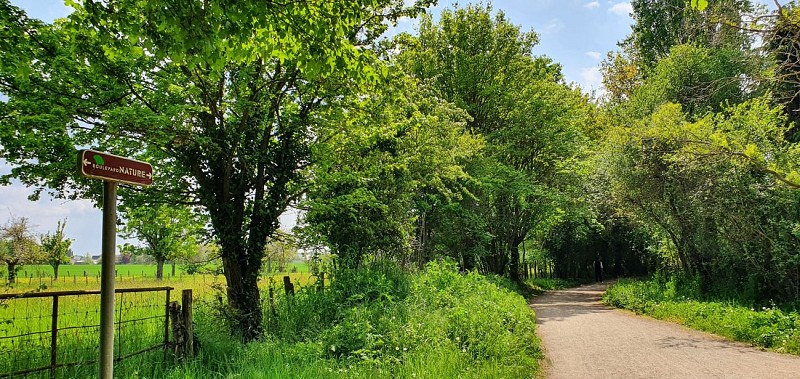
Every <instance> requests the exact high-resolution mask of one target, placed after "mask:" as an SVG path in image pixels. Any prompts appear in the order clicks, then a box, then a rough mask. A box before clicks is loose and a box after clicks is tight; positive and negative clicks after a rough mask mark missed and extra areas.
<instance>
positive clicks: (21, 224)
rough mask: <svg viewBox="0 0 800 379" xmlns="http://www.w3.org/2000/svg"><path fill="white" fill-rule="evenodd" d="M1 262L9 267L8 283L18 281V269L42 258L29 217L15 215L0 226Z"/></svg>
mask: <svg viewBox="0 0 800 379" xmlns="http://www.w3.org/2000/svg"><path fill="white" fill-rule="evenodd" d="M0 241H2V245H0V262H3V263H5V264H6V266H7V268H8V283H9V284H14V282H16V277H17V271H19V269H20V268H22V266H23V265H25V264H33V263H36V262H37V261H39V259H41V251H40V247H39V245H37V244H36V239H35V238H34V236H33V232H32V231H31V226H30V223H29V221H28V218H27V217H14V216H11V218H10V219H9V220H8V222H7V223H6V224H5V225H3V226H2V227H0Z"/></svg>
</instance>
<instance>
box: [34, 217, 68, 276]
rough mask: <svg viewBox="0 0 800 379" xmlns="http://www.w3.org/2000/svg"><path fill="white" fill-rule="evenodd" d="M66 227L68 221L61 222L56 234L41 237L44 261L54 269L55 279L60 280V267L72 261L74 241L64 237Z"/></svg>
mask: <svg viewBox="0 0 800 379" xmlns="http://www.w3.org/2000/svg"><path fill="white" fill-rule="evenodd" d="M66 226H67V221H66V220H63V221H59V222H58V226H56V231H55V232H54V233H50V232H47V233H45V234H42V235H41V236H39V241H40V244H41V247H42V252H43V253H44V259H45V261H47V264H49V265H50V266H52V267H53V278H54V279H58V267H59V266H60V265H62V264H66V263H69V261H70V257H69V253H70V246H72V239H69V238H67V237H66V236H65V235H64V227H66Z"/></svg>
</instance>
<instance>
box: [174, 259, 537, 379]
mask: <svg viewBox="0 0 800 379" xmlns="http://www.w3.org/2000/svg"><path fill="white" fill-rule="evenodd" d="M265 317H266V322H267V324H268V337H267V338H266V339H265V340H264V341H261V342H256V343H250V344H248V345H242V344H239V343H237V342H232V341H231V338H230V337H229V336H228V335H226V333H227V331H226V329H225V328H221V327H220V323H219V318H218V317H216V316H214V311H213V308H211V309H209V308H207V309H205V310H203V311H202V312H201V314H200V315H199V317H198V318H197V330H198V333H199V337H200V343H201V346H202V350H201V355H200V356H199V357H198V358H197V359H195V360H193V361H192V362H190V363H189V364H187V365H186V366H185V367H182V368H178V369H175V370H173V371H171V372H168V373H166V375H165V376H166V377H170V378H233V377H247V378H334V377H335V378H341V377H347V378H530V377H534V376H535V375H536V374H537V373H538V360H539V358H540V355H541V353H540V350H539V342H538V339H537V338H536V336H535V333H534V328H535V318H534V314H533V312H532V311H531V310H530V308H529V307H528V305H527V302H526V300H525V298H524V297H522V296H520V295H519V294H517V293H514V292H513V291H510V290H507V289H505V288H503V287H502V286H501V285H498V284H497V283H495V282H494V281H493V280H491V279H488V278H487V277H485V276H481V275H478V274H475V273H469V274H466V275H464V274H459V273H458V271H457V270H456V268H455V265H451V264H432V265H430V266H429V267H428V269H427V270H426V271H424V272H422V273H419V274H415V275H408V274H406V273H403V272H402V271H400V270H397V269H396V268H393V267H391V266H380V265H379V266H377V267H371V268H368V269H364V270H359V271H353V272H342V273H340V274H339V276H338V277H337V278H336V279H335V280H334V281H332V283H330V288H328V289H326V290H325V291H324V292H319V291H316V290H314V289H313V288H311V287H309V288H307V289H304V290H302V291H300V292H298V293H297V294H296V295H295V296H294V297H293V298H291V297H290V298H282V297H281V298H279V299H278V303H277V305H276V309H275V311H274V313H273V311H272V310H270V309H266V310H265Z"/></svg>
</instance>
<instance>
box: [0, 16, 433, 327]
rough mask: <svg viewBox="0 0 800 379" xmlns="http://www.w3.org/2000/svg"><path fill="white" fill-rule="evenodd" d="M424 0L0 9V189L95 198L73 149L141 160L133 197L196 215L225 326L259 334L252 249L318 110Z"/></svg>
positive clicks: (295, 183) (329, 104)
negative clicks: (205, 232) (216, 270)
mask: <svg viewBox="0 0 800 379" xmlns="http://www.w3.org/2000/svg"><path fill="white" fill-rule="evenodd" d="M427 3H428V2H426V1H420V2H418V3H417V4H415V5H414V6H412V7H410V8H406V7H405V6H404V2H403V1H399V0H359V1H332V2H287V3H274V4H266V5H265V4H264V3H263V2H259V1H230V0H215V1H206V2H173V3H169V4H161V3H155V2H140V1H135V0H122V1H115V2H111V3H108V2H94V1H86V2H83V3H81V4H77V3H73V4H72V5H73V7H74V8H75V10H74V12H72V13H71V14H70V16H69V17H68V18H67V19H64V20H58V21H57V22H55V23H54V24H45V23H42V22H40V21H38V20H32V19H29V18H27V16H26V15H25V14H24V12H22V11H20V10H19V9H17V8H15V7H12V6H10V5H9V3H8V1H7V0H3V1H2V2H0V22H2V25H1V26H2V28H0V29H2V30H3V32H2V33H3V37H4V38H3V44H4V45H3V47H4V48H3V49H2V50H0V62H2V63H1V64H0V87H2V88H3V90H2V91H3V92H4V93H5V94H6V95H7V96H8V102H6V103H3V104H2V105H0V142H2V145H3V149H2V150H1V152H2V157H3V158H4V159H6V160H7V161H8V162H9V163H10V164H11V165H13V166H14V168H13V169H12V172H11V174H10V175H8V176H6V177H5V180H8V179H9V177H16V178H19V179H20V180H21V181H22V182H23V183H25V184H27V185H29V186H34V187H36V189H37V190H38V191H41V190H44V189H46V188H49V189H53V190H54V191H55V192H56V194H57V195H59V196H66V197H73V198H74V197H88V196H95V198H97V196H98V194H99V189H100V183H99V182H96V181H95V182H92V181H89V180H86V179H83V178H78V177H76V174H75V173H74V167H73V165H72V163H71V162H72V161H73V160H74V158H73V157H74V155H75V146H86V145H89V146H93V147H95V148H98V149H101V150H108V151H112V152H114V153H116V154H119V155H126V156H132V157H136V158H141V159H143V160H147V161H150V162H151V163H153V164H154V166H155V167H156V178H155V182H156V183H157V185H156V186H154V187H153V188H151V189H149V190H148V192H147V193H146V195H145V196H144V198H147V199H158V200H159V201H164V202H170V203H181V202H183V203H192V204H197V205H200V206H202V207H203V208H204V209H205V211H206V212H207V213H208V215H209V217H210V219H211V225H212V227H213V230H214V233H215V237H216V239H217V240H218V241H219V245H220V247H221V257H222V261H223V267H224V271H225V277H226V283H227V296H228V302H229V304H230V305H231V307H232V309H234V310H235V311H236V313H237V314H238V318H237V320H235V321H234V322H233V325H234V327H235V329H236V330H237V331H238V332H239V333H240V334H241V336H242V338H243V339H244V340H245V341H250V340H253V339H255V338H258V337H259V336H260V335H261V331H262V327H261V319H262V316H261V315H262V312H261V305H260V304H261V302H260V294H259V290H258V276H259V272H260V271H261V265H262V258H263V254H264V246H265V244H266V243H267V239H268V238H269V236H270V235H271V234H272V233H273V232H274V231H275V229H276V228H277V225H278V221H277V220H278V216H279V215H280V214H281V213H282V212H283V210H284V209H285V208H286V206H287V205H288V204H289V203H291V202H292V201H295V200H296V199H298V197H299V196H300V194H301V193H302V192H303V190H304V181H305V178H304V176H303V174H304V171H303V169H304V168H307V167H308V165H309V164H310V162H309V159H310V151H311V147H312V146H313V145H314V144H315V143H316V142H317V139H316V136H315V129H316V127H317V125H318V124H319V123H320V121H321V117H322V116H321V115H322V113H323V111H324V110H325V109H329V108H335V107H337V106H338V102H339V99H340V97H341V96H342V95H344V94H348V93H353V92H359V91H361V90H362V89H364V88H365V86H367V85H369V84H374V83H376V82H377V81H379V80H380V78H381V76H382V75H384V73H385V71H386V68H382V67H381V66H380V65H379V64H376V63H375V61H376V59H375V55H374V54H373V53H372V51H371V50H370V49H368V48H366V47H367V46H369V45H370V43H371V42H372V41H374V40H375V38H377V37H378V36H379V35H380V34H381V33H382V32H383V31H385V30H386V28H387V27H388V24H389V23H391V22H395V21H396V20H397V19H399V18H400V17H406V16H413V15H414V14H416V13H417V12H419V11H421V10H422V9H423V8H424V6H425V5H426V4H427ZM42 136H47V138H43V137H42ZM126 192H128V191H121V195H122V196H126Z"/></svg>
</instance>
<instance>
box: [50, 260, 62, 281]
mask: <svg viewBox="0 0 800 379" xmlns="http://www.w3.org/2000/svg"><path fill="white" fill-rule="evenodd" d="M51 266H53V279H55V280H58V267H59V266H60V264H58V263H56V264H52V265H51Z"/></svg>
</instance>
